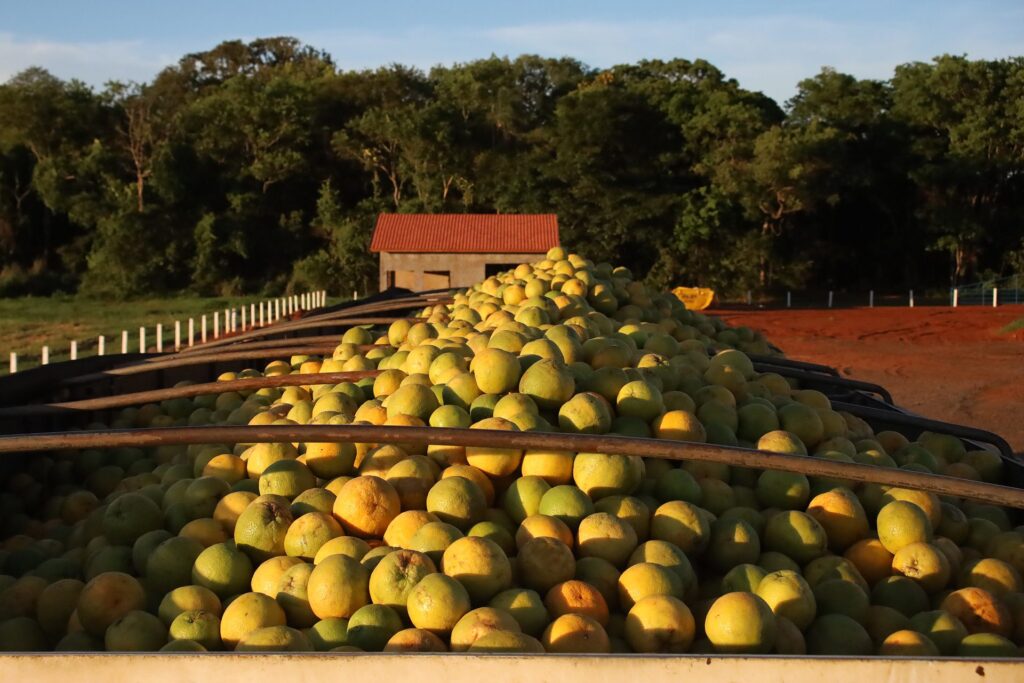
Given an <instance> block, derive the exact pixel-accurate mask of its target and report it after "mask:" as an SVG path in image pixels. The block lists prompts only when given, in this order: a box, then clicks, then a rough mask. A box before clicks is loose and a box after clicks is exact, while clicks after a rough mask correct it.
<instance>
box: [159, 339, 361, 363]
mask: <svg viewBox="0 0 1024 683" xmlns="http://www.w3.org/2000/svg"><path fill="white" fill-rule="evenodd" d="M340 343H341V335H340V334H318V335H311V336H308V337H282V338H280V339H268V340H266V341H254V342H250V341H247V342H243V343H241V344H239V345H238V348H239V349H245V350H246V351H248V350H250V349H270V348H274V347H277V346H298V345H300V344H306V345H313V344H317V345H319V344H325V345H326V344H332V345H333V346H337V345H338V344H340ZM186 348H187V347H186ZM217 348H221V347H217ZM229 348H230V347H229ZM212 350H213V349H211V348H210V347H209V345H206V346H198V347H197V346H193V347H192V348H191V349H188V353H184V350H183V351H182V352H179V353H175V354H167V355H164V356H161V357H158V358H150V359H147V362H149V363H154V362H159V361H161V360H166V359H167V358H177V357H179V356H198V355H205V354H209V353H210V352H211V351H212Z"/></svg>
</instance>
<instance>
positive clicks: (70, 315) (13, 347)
mask: <svg viewBox="0 0 1024 683" xmlns="http://www.w3.org/2000/svg"><path fill="white" fill-rule="evenodd" d="M259 301H260V300H259V299H246V298H242V297H239V298H201V297H173V298H166V299H138V300H133V301H123V302H109V301H96V300H92V299H83V298H77V297H25V298H21V299H0V360H2V363H0V373H4V374H6V372H7V369H8V363H7V358H8V356H9V354H10V352H11V351H14V352H16V353H17V354H18V369H19V370H23V369H26V368H30V367H34V366H35V365H38V363H39V356H40V349H41V348H42V347H43V346H44V345H47V346H49V347H50V362H57V361H60V360H66V359H67V358H68V355H69V352H70V342H71V341H72V340H76V341H78V348H79V356H80V357H81V356H86V355H93V354H95V353H96V339H97V337H98V336H99V335H101V334H102V335H105V336H106V338H107V340H106V344H107V353H119V352H120V351H121V330H128V350H129V351H137V350H138V345H139V328H140V327H142V326H146V327H147V328H148V329H147V330H146V339H147V345H148V346H150V347H152V346H153V345H154V344H155V343H156V337H155V335H156V325H157V324H158V323H160V324H163V337H164V344H165V347H164V348H165V349H166V348H168V347H169V346H171V345H173V343H174V321H175V320H181V324H182V332H181V334H182V339H183V340H184V339H185V338H186V337H187V334H188V331H187V330H188V327H187V325H188V319H189V318H195V319H196V323H195V325H196V328H195V329H196V338H197V339H198V337H199V318H200V317H201V316H202V315H203V314H208V315H211V316H212V314H213V313H214V312H215V311H221V313H222V315H221V318H223V311H224V309H226V308H229V307H234V308H235V309H237V308H238V307H239V306H241V305H243V304H246V305H248V304H249V303H253V302H255V303H256V304H257V309H258V306H259ZM329 303H333V301H329ZM208 325H209V328H208V330H209V333H210V334H212V333H213V320H212V318H211V319H210V320H209V321H208ZM221 325H223V320H222V321H221ZM222 329H223V328H222Z"/></svg>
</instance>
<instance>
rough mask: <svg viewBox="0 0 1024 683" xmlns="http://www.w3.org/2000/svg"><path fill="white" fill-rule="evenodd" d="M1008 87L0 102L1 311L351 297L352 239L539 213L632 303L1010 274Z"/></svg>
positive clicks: (45, 80)
mask: <svg viewBox="0 0 1024 683" xmlns="http://www.w3.org/2000/svg"><path fill="white" fill-rule="evenodd" d="M1021 101H1024V61H1022V60H1021V59H1018V58H1013V59H1004V60H975V61H972V60H968V59H966V58H963V57H950V56H943V57H939V58H937V59H935V60H934V61H933V62H930V63H914V64H906V65H903V66H900V67H898V68H897V70H896V73H895V74H894V76H893V78H892V80H891V81H888V82H882V81H875V80H859V79H856V78H854V77H853V76H850V75H847V74H842V73H838V72H836V71H834V70H831V69H824V70H822V71H821V72H820V73H819V74H817V75H815V76H814V77H812V78H808V79H806V80H804V81H802V82H801V83H800V84H799V87H798V92H797V95H796V96H795V97H794V98H793V99H792V100H791V101H790V102H788V103H786V106H785V108H784V109H783V108H780V107H779V106H778V105H777V104H776V103H775V102H773V101H772V100H770V99H769V98H767V97H765V96H764V95H763V94H761V93H756V92H750V91H747V90H744V89H743V88H741V87H740V86H739V84H738V83H737V82H736V81H735V80H733V79H730V78H728V77H727V76H726V75H725V74H723V73H722V72H721V71H720V70H719V69H717V68H716V67H715V66H714V65H712V64H709V63H708V62H706V61H703V60H694V61H689V60H684V59H673V60H667V61H662V60H645V61H640V62H637V63H635V64H623V65H617V66H614V67H611V68H609V69H607V70H604V71H597V70H593V69H591V68H589V67H587V66H585V65H583V64H581V63H580V62H578V61H576V60H573V59H569V58H562V59H547V58H543V57H539V56H535V55H523V56H520V57H517V58H515V59H509V58H501V57H496V56H492V57H489V58H486V59H480V60H476V61H472V62H468V63H463V64H454V65H451V66H438V67H435V68H433V69H431V70H430V71H429V72H428V73H424V72H423V71H420V70H418V69H413V68H409V67H404V66H401V65H397V64H396V65H391V66H388V67H384V68H379V69H375V70H367V71H343V70H338V69H337V68H336V67H335V65H334V64H333V63H332V61H331V59H330V58H329V57H328V56H327V55H325V54H324V53H323V52H320V51H318V50H316V49H313V48H311V47H308V46H305V45H303V44H302V43H300V42H299V41H297V40H295V39H293V38H287V37H273V38H264V39H258V40H253V41H251V42H248V43H246V42H241V41H229V42H225V43H222V44H220V45H218V46H216V47H214V48H213V49H211V50H208V51H205V52H198V53H194V54H189V55H186V56H185V57H183V58H182V59H181V60H180V61H179V62H178V63H177V64H176V65H174V66H171V67H168V68H167V69H165V70H164V71H162V72H161V73H160V74H159V75H158V76H157V77H156V78H155V79H153V81H151V82H149V83H144V84H138V83H116V82H115V83H110V84H109V85H108V86H107V87H106V88H105V89H104V90H102V91H101V92H96V91H94V90H92V89H90V88H89V87H87V86H85V85H84V84H82V83H80V82H77V81H62V80H60V79H58V78H56V77H54V76H53V75H51V74H49V73H47V72H45V71H43V70H41V69H29V70H27V71H25V72H23V73H21V74H18V75H17V76H15V77H14V78H12V79H11V80H9V81H8V82H7V83H5V84H2V85H0V296H2V295H15V294H18V293H27V292H49V291H56V290H65V291H74V290H76V289H77V290H79V291H81V292H82V293H84V294H89V295H95V296H103V297H112V296H116V297H139V296H144V295H146V294H148V293H153V292H170V291H191V292H194V293H197V294H204V295H215V294H219V295H228V294H232V295H233V294H238V293H242V292H251V293H267V294H277V293H279V292H280V291H281V290H282V289H290V290H296V289H307V288H313V289H327V290H328V291H329V292H332V293H341V294H345V295H348V293H350V292H351V291H352V290H358V291H360V292H369V291H372V290H373V289H374V288H375V286H376V282H377V272H376V271H377V265H376V264H377V259H376V256H375V255H373V254H370V253H369V242H370V236H371V232H372V229H373V225H374V223H375V220H376V216H377V214H378V213H380V212H382V211H398V212H474V213H494V212H502V213H511V212H553V213H557V214H558V216H559V223H560V227H561V235H562V240H563V242H564V243H565V244H567V245H568V246H569V247H570V248H573V249H578V250H581V251H583V252H585V253H586V254H588V255H589V256H590V257H591V258H595V259H598V260H609V261H614V262H617V263H623V264H624V265H626V266H628V267H630V268H631V269H632V270H633V271H634V272H636V273H640V274H644V273H645V274H646V277H647V281H648V282H649V283H650V284H652V285H655V286H658V287H668V286H674V285H677V284H699V285H706V286H710V287H714V288H715V289H717V290H719V291H721V292H723V293H725V294H727V295H730V294H741V293H742V292H744V291H746V290H772V289H776V290H777V289H783V288H800V287H822V288H824V287H828V288H829V289H842V288H863V289H867V288H869V287H870V288H874V289H884V288H887V287H904V286H907V285H908V284H910V285H912V286H917V287H919V288H924V287H934V286H943V285H945V284H947V283H948V282H950V281H962V280H964V279H968V278H972V277H975V275H976V274H978V273H982V272H992V273H995V274H1006V273H1010V272H1014V270H1015V269H1016V270H1017V271H1020V270H1022V269H1024V266H1022V265H1021V264H1022V263H1024V258H1022V257H1021V256H1020V253H1021V252H1022V247H1021V245H1022V244H1024V220H1022V218H1024V119H1022V118H1021V116H1020V102H1021Z"/></svg>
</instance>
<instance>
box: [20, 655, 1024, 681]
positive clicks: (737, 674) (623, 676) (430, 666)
mask: <svg viewBox="0 0 1024 683" xmlns="http://www.w3.org/2000/svg"><path fill="white" fill-rule="evenodd" d="M0 671H2V672H3V676H2V679H3V680H5V681H33V682H34V683H50V682H57V681H60V682H61V683H65V682H66V681H69V680H70V681H74V682H75V683H90V682H91V681H102V683H138V681H145V682H146V683H185V682H191V681H204V682H205V681H218V682H221V683H223V682H226V681H245V683H258V682H260V681H273V682H274V683H280V681H282V680H287V681H288V682H289V683H304V682H306V681H309V682H310V683H314V682H315V683H324V681H336V680H346V681H369V680H377V681H393V682H395V683H399V682H403V681H409V680H415V681H417V683H425V682H426V681H444V682H445V683H479V682H480V681H486V682H487V683H495V682H498V681H530V683H541V682H543V681H557V682H558V683H567V682H568V681H586V682H587V683H604V682H607V683H621V682H622V681H642V682H643V683H661V682H663V681H664V682H666V683H667V682H669V681H671V682H672V683H678V682H679V681H686V683H734V682H735V683H771V682H773V681H779V682H783V681H784V682H785V683H822V682H823V681H827V683H847V682H849V683H865V682H870V683H915V682H920V683H966V682H970V681H978V682H981V681H984V682H985V683H997V682H998V683H1002V682H1003V681H1006V682H1010V681H1014V682H1015V683H1019V682H1020V681H1022V680H1024V660H1021V659H993V660H980V659H915V658H882V657H873V658H859V657H845V658H844V657H781V656H763V657H745V656H731V657H722V656H717V655H675V656H673V655H552V654H548V655H515V654H476V655H465V654H431V653H402V654H398V653H395V654H370V653H368V654H351V653H319V654H304V653H273V654H267V653H262V654H261V653H253V654H237V653H209V654H194V653H174V654H170V653H153V654H114V653H106V654H104V653H88V654H82V653H76V654H60V653H56V654H11V655H2V656H0Z"/></svg>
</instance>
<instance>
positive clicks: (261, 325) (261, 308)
mask: <svg viewBox="0 0 1024 683" xmlns="http://www.w3.org/2000/svg"><path fill="white" fill-rule="evenodd" d="M260 327H263V302H262V301H260Z"/></svg>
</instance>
